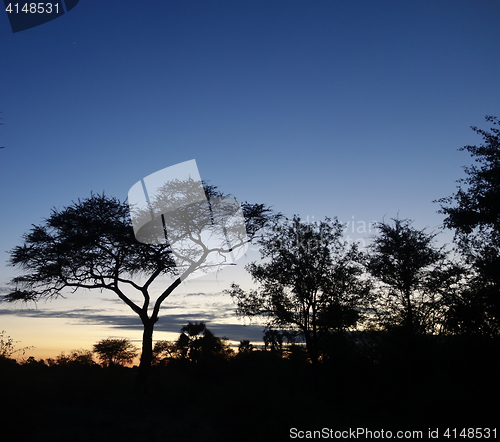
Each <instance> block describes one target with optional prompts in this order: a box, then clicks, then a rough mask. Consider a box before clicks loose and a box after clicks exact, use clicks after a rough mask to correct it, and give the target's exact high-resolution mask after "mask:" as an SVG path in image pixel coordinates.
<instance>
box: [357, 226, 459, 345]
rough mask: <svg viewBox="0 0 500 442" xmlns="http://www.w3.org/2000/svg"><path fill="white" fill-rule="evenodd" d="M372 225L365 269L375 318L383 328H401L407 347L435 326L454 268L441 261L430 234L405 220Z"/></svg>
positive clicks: (440, 251)
mask: <svg viewBox="0 0 500 442" xmlns="http://www.w3.org/2000/svg"><path fill="white" fill-rule="evenodd" d="M392 221H393V224H389V223H386V222H382V223H378V224H377V230H378V234H377V235H376V236H375V237H374V238H373V242H372V243H371V244H370V246H369V247H368V249H369V253H368V256H367V268H368V270H369V272H370V273H371V275H372V276H373V277H374V278H375V279H376V281H377V283H376V291H377V294H378V296H377V298H376V304H375V305H376V308H377V311H378V313H379V316H378V319H379V320H380V321H381V324H382V326H383V327H385V328H395V327H399V328H401V329H402V330H404V332H405V334H406V337H407V339H408V340H409V342H410V343H412V342H413V339H414V337H415V336H416V335H417V334H425V333H433V332H435V331H436V327H438V326H439V321H440V319H441V313H442V308H443V300H444V299H445V298H446V296H447V293H449V290H450V289H451V287H452V286H453V285H454V284H456V283H457V281H458V279H459V276H460V272H459V269H458V268H457V267H455V266H453V265H451V264H450V263H449V262H448V261H447V254H446V252H445V251H444V247H441V248H437V247H436V246H435V244H434V238H435V236H436V234H433V233H426V232H425V229H424V230H418V229H416V228H414V227H412V226H411V224H412V221H411V220H407V219H403V220H401V219H398V218H397V219H393V220H392Z"/></svg>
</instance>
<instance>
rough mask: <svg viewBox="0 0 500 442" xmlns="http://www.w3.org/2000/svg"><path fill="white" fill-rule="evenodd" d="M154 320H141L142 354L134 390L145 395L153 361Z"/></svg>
mask: <svg viewBox="0 0 500 442" xmlns="http://www.w3.org/2000/svg"><path fill="white" fill-rule="evenodd" d="M155 322H156V321H154V320H152V319H150V318H146V319H143V321H142V323H143V324H144V331H143V334H142V353H141V362H140V364H139V372H138V373H137V379H136V385H135V389H136V391H138V392H141V393H147V389H148V388H147V387H148V377H149V372H150V369H151V362H152V360H153V328H154V325H155Z"/></svg>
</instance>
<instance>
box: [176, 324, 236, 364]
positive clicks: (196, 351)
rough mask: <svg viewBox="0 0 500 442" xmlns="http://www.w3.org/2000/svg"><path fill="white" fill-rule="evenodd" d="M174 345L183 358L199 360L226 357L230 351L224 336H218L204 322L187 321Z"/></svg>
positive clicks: (193, 360)
mask: <svg viewBox="0 0 500 442" xmlns="http://www.w3.org/2000/svg"><path fill="white" fill-rule="evenodd" d="M176 347H177V350H178V352H179V354H180V355H181V357H182V358H183V359H189V360H190V361H192V362H199V361H201V360H207V359H210V358H213V357H221V356H222V357H227V356H228V355H229V354H231V353H232V350H231V349H230V347H229V346H228V345H227V344H226V342H225V338H218V337H217V336H215V335H214V334H213V333H212V332H211V331H210V330H208V328H207V327H206V325H205V323H204V322H189V323H188V324H187V325H185V326H183V327H182V329H181V335H180V336H179V338H178V339H177V341H176Z"/></svg>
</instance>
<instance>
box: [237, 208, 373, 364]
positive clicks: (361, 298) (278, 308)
mask: <svg viewBox="0 0 500 442" xmlns="http://www.w3.org/2000/svg"><path fill="white" fill-rule="evenodd" d="M343 229H344V228H343V225H342V224H341V223H340V222H338V220H336V219H335V220H331V219H329V218H326V219H325V221H321V222H320V223H307V222H303V221H302V220H301V219H300V217H298V216H295V217H294V218H293V219H292V220H284V221H283V222H280V223H276V224H275V225H274V227H273V228H271V229H269V231H268V232H266V234H265V235H263V236H262V237H261V238H260V239H259V242H258V243H259V245H260V252H261V256H262V259H263V262H262V263H256V262H254V263H251V264H250V265H248V266H247V267H246V269H247V270H248V272H249V273H250V274H251V275H252V278H253V280H254V281H255V283H257V284H258V285H259V286H260V287H259V288H258V289H257V290H249V291H245V290H243V289H242V288H241V287H240V286H239V285H237V284H234V283H233V284H232V286H231V289H230V290H228V291H227V292H228V293H229V294H230V295H231V296H232V297H233V299H234V300H235V302H236V305H237V314H238V315H240V316H246V317H250V318H251V317H262V318H265V319H266V321H267V322H266V325H267V327H268V328H276V329H281V330H285V331H295V332H297V333H298V334H299V336H300V337H301V338H302V339H304V340H305V342H306V347H307V350H308V352H309V356H310V358H311V360H313V361H317V360H318V358H319V353H320V348H319V347H320V340H321V338H322V337H323V336H324V335H326V334H327V333H328V332H330V331H333V330H344V329H347V328H349V327H352V326H354V325H355V324H356V323H357V322H358V320H359V319H360V315H361V307H362V305H363V304H364V303H365V301H366V299H367V296H368V293H369V287H368V285H367V284H366V282H365V281H363V280H362V279H361V278H360V276H361V273H362V268H361V266H360V259H361V254H360V252H359V251H358V248H357V246H356V244H352V245H350V246H349V245H348V244H347V242H345V241H343V240H342V236H343Z"/></svg>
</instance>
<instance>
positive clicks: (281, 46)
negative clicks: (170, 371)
mask: <svg viewBox="0 0 500 442" xmlns="http://www.w3.org/2000/svg"><path fill="white" fill-rule="evenodd" d="M499 13H500V3H498V2H496V1H490V0H488V1H486V0H479V1H478V0H475V1H472V0H471V1H460V0H453V1H439V2H436V1H418V2H409V1H405V2H403V1H383V0H377V1H373V0H370V1H356V0H349V1H347V0H328V1H327V0H300V1H296V0H265V1H261V0H248V1H247V0H228V1H213V0H203V1H191V0H172V1H170V0H169V1H153V0H142V1H132V0H119V1H118V0H100V1H97V0H80V3H79V4H78V5H77V6H76V7H75V8H74V9H73V10H72V11H70V12H69V13H67V14H66V15H64V16H63V17H60V18H58V19H56V20H54V21H51V22H49V23H46V24H44V25H41V26H38V27H35V28H33V29H29V30H26V31H22V32H19V33H15V34H13V33H12V32H11V29H10V25H9V22H8V17H7V14H6V13H5V12H3V11H0V80H1V82H0V111H3V113H2V114H1V116H3V120H2V121H3V123H4V126H0V145H2V146H6V147H5V149H2V150H0V180H1V186H2V187H1V188H2V192H1V194H0V195H1V196H0V198H1V199H0V203H1V208H2V209H1V210H2V217H1V218H0V219H1V221H0V223H1V224H0V226H1V228H0V246H1V247H0V262H1V263H2V264H0V287H5V286H6V285H7V283H8V281H9V279H10V278H11V277H12V276H14V275H16V274H17V273H16V270H15V269H12V268H11V267H8V266H6V264H4V263H6V261H7V259H8V253H7V251H8V250H10V249H12V248H13V247H15V246H16V245H19V244H21V235H22V234H23V233H25V232H27V231H28V230H29V229H30V226H31V224H38V223H40V222H41V221H42V220H43V218H44V217H47V216H48V215H49V214H50V209H51V208H52V207H56V208H59V209H61V208H63V207H65V206H67V205H69V204H71V201H72V200H76V199H78V198H85V197H88V196H89V195H90V192H91V191H94V192H103V191H104V192H106V194H108V195H111V196H116V197H118V198H120V199H125V198H126V197H127V193H128V190H129V188H130V187H131V186H132V185H133V184H134V183H135V182H137V181H138V180H140V179H141V178H143V177H144V176H146V175H149V174H151V173H153V172H156V171H157V170H159V169H163V168H165V167H168V166H171V165H174V164H177V163H180V162H183V161H186V160H190V159H196V161H197V164H198V168H199V171H200V174H201V177H202V178H203V179H205V180H210V182H211V184H215V185H218V186H219V187H220V188H221V190H223V191H225V192H228V193H231V194H233V195H234V196H235V197H236V198H238V199H239V200H240V201H245V200H247V201H249V202H258V203H265V204H269V205H273V206H274V208H275V209H276V210H279V211H281V212H283V213H285V214H286V215H289V216H291V215H293V214H294V213H296V214H299V215H301V216H302V217H303V218H305V219H307V218H308V219H309V220H319V219H322V218H324V217H325V216H330V217H334V216H337V217H338V218H339V219H340V220H341V221H344V222H348V221H349V222H350V223H351V224H350V225H349V228H348V231H349V232H348V234H350V238H364V237H367V236H369V234H370V232H363V226H365V227H366V230H368V229H367V226H368V223H369V222H372V221H381V220H382V219H383V218H384V217H385V219H386V220H388V219H390V218H391V217H395V216H397V215H398V214H399V217H401V218H411V219H414V220H415V226H416V227H419V228H423V227H429V230H435V229H437V228H438V227H439V225H440V224H441V223H442V219H443V218H442V216H441V215H439V214H437V213H436V210H437V209H438V206H437V205H436V204H433V203H432V201H433V200H435V199H437V198H440V197H443V196H448V195H450V194H452V193H453V192H454V190H455V182H454V181H455V180H456V179H458V178H460V177H462V176H463V172H462V170H461V166H462V165H465V164H469V163H470V157H469V156H468V154H466V153H463V152H458V151H457V149H458V148H459V147H461V146H463V145H465V144H477V143H479V142H480V141H481V139H480V138H479V136H477V135H476V134H474V132H472V131H471V130H470V126H471V125H475V126H479V127H482V128H485V129H488V128H489V126H488V125H487V123H485V121H484V117H485V116H486V115H496V116H500V109H499V105H500V100H499V98H500V83H499V81H498V73H499V72H500V57H499V55H500V54H499V51H498V47H499V43H500V28H499V27H498V16H499ZM353 222H354V226H355V229H354V230H355V232H354V233H353V232H352V230H353V229H352V227H353V224H352V223H353ZM358 229H359V232H356V230H358ZM371 233H373V232H371ZM450 237H451V236H450V235H449V234H448V235H446V234H444V235H442V236H441V238H442V239H441V241H448V240H449V239H450ZM256 257H258V254H257V253H256V252H253V253H250V254H249V257H248V259H247V260H246V261H247V262H248V261H251V260H252V259H256ZM243 264H244V263H243ZM233 280H237V281H241V282H242V283H243V284H249V283H250V280H249V278H248V276H247V275H246V274H245V272H244V271H243V270H242V266H241V265H240V266H238V267H237V268H236V267H234V268H231V269H225V270H223V271H221V272H220V273H219V274H217V275H209V276H207V277H204V278H202V279H198V280H195V281H193V282H192V283H186V284H184V285H183V286H182V287H180V288H179V290H178V291H177V292H176V293H175V294H173V295H172V297H171V298H169V299H168V300H167V301H166V302H165V303H164V305H165V307H164V310H163V316H162V319H161V320H160V322H159V323H158V324H157V332H156V333H155V336H154V337H155V339H172V338H174V337H175V336H176V335H177V334H178V331H179V329H180V327H181V326H182V325H184V324H185V323H187V321H188V320H206V321H207V322H208V327H209V328H210V329H212V330H213V331H214V332H215V333H216V334H217V335H219V336H222V335H226V336H227V337H228V338H229V339H230V340H232V341H239V340H241V339H245V338H246V339H251V340H253V341H257V340H259V339H260V337H261V336H262V334H261V328H260V327H254V328H249V327H247V328H244V327H243V326H242V325H241V324H242V322H239V321H238V320H237V319H236V317H235V315H234V306H233V305H232V304H231V301H230V300H228V299H227V296H221V295H220V293H221V291H222V290H223V289H225V288H228V287H229V284H230V283H231V281H233ZM167 283H168V281H163V282H160V283H159V284H158V290H160V289H161V287H162V284H163V285H164V284H167ZM0 329H5V330H6V331H7V333H8V334H9V335H11V336H12V337H13V338H14V339H15V340H18V341H21V342H20V343H19V345H21V346H28V345H32V346H35V347H36V349H35V350H34V351H31V352H30V354H33V355H35V356H36V357H49V356H55V355H57V354H59V353H60V352H61V351H63V350H64V351H69V350H71V349H73V348H81V347H83V348H91V346H92V344H93V343H95V342H96V341H97V340H99V339H102V338H105V337H108V336H114V337H127V338H130V339H132V340H133V341H134V342H135V343H137V344H138V343H139V342H138V341H139V339H140V335H141V333H140V330H141V324H140V322H139V319H138V317H136V316H135V315H133V313H132V312H131V311H130V312H129V311H128V310H127V307H126V306H124V305H122V304H121V302H120V301H118V300H117V299H115V298H114V297H113V295H111V294H110V295H107V294H105V293H99V292H98V293H89V292H82V293H81V294H76V295H71V296H68V298H67V299H64V300H57V301H54V302H47V303H44V302H41V303H38V305H37V306H36V307H35V306H34V305H21V304H19V305H10V304H9V305H6V304H0Z"/></svg>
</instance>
